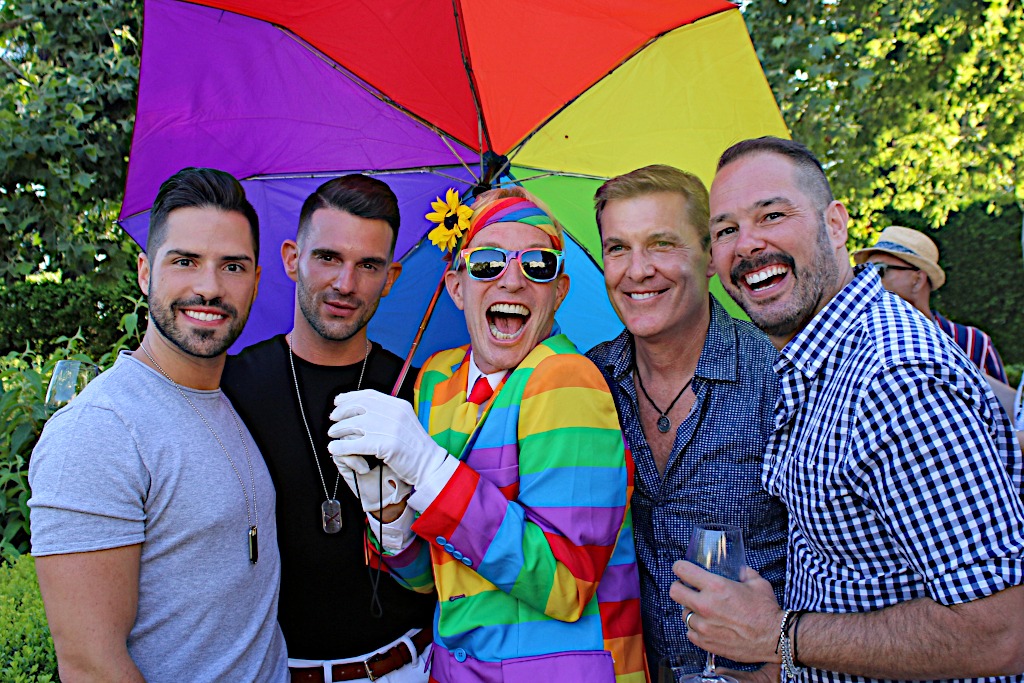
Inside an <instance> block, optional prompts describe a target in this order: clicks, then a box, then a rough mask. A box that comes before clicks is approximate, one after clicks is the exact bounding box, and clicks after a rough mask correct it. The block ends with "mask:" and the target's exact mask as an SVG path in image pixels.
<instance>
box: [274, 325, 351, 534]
mask: <svg viewBox="0 0 1024 683" xmlns="http://www.w3.org/2000/svg"><path fill="white" fill-rule="evenodd" d="M284 340H285V342H287V343H288V365H289V366H290V367H291V369H292V382H294V383H295V399H296V400H297V401H298V402H299V415H301V416H302V424H303V425H305V427H306V436H308V437H309V447H310V448H311V449H313V462H315V463H316V471H317V473H318V474H319V475H320V485H321V486H323V487H324V496H325V497H326V498H327V500H325V501H324V502H323V503H321V505H320V522H321V524H322V525H323V528H324V533H326V534H336V533H338V532H339V531H341V503H340V502H338V483H339V482H340V481H341V472H338V476H337V477H335V479H334V494H333V495H332V494H330V493H328V492H327V482H326V481H325V480H324V471H323V469H321V468H320V457H319V456H318V455H317V453H316V443H315V442H314V441H313V432H312V431H311V430H310V429H309V421H308V420H306V409H305V408H303V407H302V392H300V391H299V375H298V374H297V373H296V372H295V354H294V353H292V340H291V335H286V336H285V339H284ZM368 360H370V340H369V339H367V340H366V355H365V356H363V367H362V368H361V369H360V370H359V382H357V383H356V391H359V390H360V389H362V388H363V375H365V374H366V362H367V361H368Z"/></svg>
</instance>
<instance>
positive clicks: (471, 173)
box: [438, 135, 483, 183]
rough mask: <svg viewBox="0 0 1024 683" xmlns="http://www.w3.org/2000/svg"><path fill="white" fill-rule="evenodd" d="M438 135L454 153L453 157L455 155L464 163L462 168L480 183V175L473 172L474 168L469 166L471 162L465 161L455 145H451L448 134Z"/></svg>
mask: <svg viewBox="0 0 1024 683" xmlns="http://www.w3.org/2000/svg"><path fill="white" fill-rule="evenodd" d="M438 137H440V138H441V142H443V143H444V146H445V147H447V148H448V150H449V151H450V152H451V153H452V156H453V157H455V158H456V159H458V160H459V163H460V164H462V168H464V169H466V173H468V174H469V176H470V177H471V178H472V179H473V181H474V182H475V183H478V182H480V176H478V175H477V174H476V173H473V169H471V168H470V167H469V164H467V163H466V162H465V161H464V160H463V159H462V157H460V156H459V155H458V153H457V152H456V151H455V148H453V147H452V146H451V145H450V144H449V143H448V138H447V137H446V136H444V135H439V136H438ZM480 158H481V159H483V156H481V157H480Z"/></svg>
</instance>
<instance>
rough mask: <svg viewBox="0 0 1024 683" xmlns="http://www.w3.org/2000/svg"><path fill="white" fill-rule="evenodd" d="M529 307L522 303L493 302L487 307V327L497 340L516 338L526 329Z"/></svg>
mask: <svg viewBox="0 0 1024 683" xmlns="http://www.w3.org/2000/svg"><path fill="white" fill-rule="evenodd" d="M529 318H530V309H528V308H527V307H526V306H523V305H522V304H494V305H492V306H491V307H490V308H488V309H487V327H488V328H489V329H490V331H491V336H492V337H494V338H495V339H497V340H499V341H509V340H512V339H515V338H517V337H518V336H519V335H521V334H522V333H523V330H524V329H526V321H527V320H529Z"/></svg>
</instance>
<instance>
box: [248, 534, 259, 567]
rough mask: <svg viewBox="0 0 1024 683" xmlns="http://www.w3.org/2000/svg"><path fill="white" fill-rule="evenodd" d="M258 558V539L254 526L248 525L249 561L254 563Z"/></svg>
mask: <svg viewBox="0 0 1024 683" xmlns="http://www.w3.org/2000/svg"><path fill="white" fill-rule="evenodd" d="M258 559H260V540H259V537H258V536H257V535H256V527H254V526H253V527H249V561H250V562H252V563H253V564H256V561H257V560H258Z"/></svg>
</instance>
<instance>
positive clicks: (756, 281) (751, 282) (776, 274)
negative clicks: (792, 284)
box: [743, 263, 789, 292]
mask: <svg viewBox="0 0 1024 683" xmlns="http://www.w3.org/2000/svg"><path fill="white" fill-rule="evenodd" d="M788 274H789V268H788V267H787V266H784V265H782V264H780V263H773V264H772V265H770V266H768V267H766V268H761V269H760V270H755V271H753V272H750V273H747V274H745V275H744V276H743V281H744V282H745V283H746V285H747V287H749V288H750V289H751V291H754V292H763V291H764V290H766V289H771V288H772V287H774V286H775V285H777V284H779V283H780V282H781V281H782V280H783V279H784V278H785V277H786V275H788Z"/></svg>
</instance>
